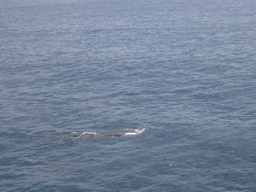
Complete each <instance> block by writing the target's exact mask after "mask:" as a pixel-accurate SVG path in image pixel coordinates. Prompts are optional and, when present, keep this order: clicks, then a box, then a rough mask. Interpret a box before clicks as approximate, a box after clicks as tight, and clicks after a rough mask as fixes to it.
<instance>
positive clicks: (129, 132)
mask: <svg viewBox="0 0 256 192" xmlns="http://www.w3.org/2000/svg"><path fill="white" fill-rule="evenodd" d="M146 130H147V128H146V127H143V128H138V129H125V130H121V131H120V130H119V131H107V132H99V133H96V132H82V133H77V132H72V134H73V138H96V137H109V138H120V137H128V138H131V137H136V136H139V135H142V134H143V133H145V132H146Z"/></svg>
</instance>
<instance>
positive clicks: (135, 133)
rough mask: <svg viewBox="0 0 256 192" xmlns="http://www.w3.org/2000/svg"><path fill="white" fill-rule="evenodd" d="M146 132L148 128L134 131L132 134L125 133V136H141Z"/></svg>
mask: <svg viewBox="0 0 256 192" xmlns="http://www.w3.org/2000/svg"><path fill="white" fill-rule="evenodd" d="M144 131H146V128H141V129H134V130H132V131H131V132H127V133H124V135H127V136H129V135H139V134H142V133H143V132H144Z"/></svg>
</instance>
